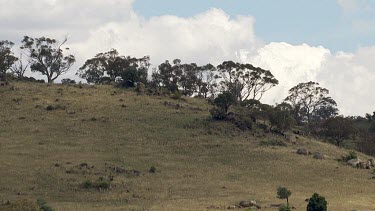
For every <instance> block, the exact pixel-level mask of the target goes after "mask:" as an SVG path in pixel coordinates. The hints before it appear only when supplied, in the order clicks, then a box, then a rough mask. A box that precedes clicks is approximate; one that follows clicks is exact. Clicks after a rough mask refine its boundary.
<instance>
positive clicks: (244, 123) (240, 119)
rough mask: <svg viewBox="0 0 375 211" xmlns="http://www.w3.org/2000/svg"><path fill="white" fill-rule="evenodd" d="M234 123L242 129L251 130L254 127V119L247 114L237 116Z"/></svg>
mask: <svg viewBox="0 0 375 211" xmlns="http://www.w3.org/2000/svg"><path fill="white" fill-rule="evenodd" d="M234 124H235V125H236V126H237V127H238V128H239V129H241V130H251V129H252V128H253V120H252V119H251V118H250V117H249V116H246V115H238V116H235V118H234Z"/></svg>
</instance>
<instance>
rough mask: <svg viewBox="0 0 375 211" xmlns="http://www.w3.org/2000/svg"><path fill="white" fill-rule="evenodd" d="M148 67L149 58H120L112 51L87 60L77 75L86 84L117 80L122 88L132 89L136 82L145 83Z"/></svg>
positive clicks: (114, 50) (116, 52) (115, 51)
mask: <svg viewBox="0 0 375 211" xmlns="http://www.w3.org/2000/svg"><path fill="white" fill-rule="evenodd" d="M149 67H150V57H149V56H144V57H142V58H135V57H130V56H121V55H120V54H119V53H118V51H117V50H116V49H112V50H110V51H108V52H105V53H99V54H97V55H96V56H95V57H94V58H91V59H88V60H87V61H86V62H85V64H84V65H83V66H82V67H81V68H79V70H78V72H77V75H79V76H80V77H81V78H83V79H86V80H87V82H88V83H94V84H103V83H110V82H116V80H119V81H120V83H121V85H122V86H124V87H134V86H135V85H136V83H138V82H143V83H146V81H147V73H148V69H149Z"/></svg>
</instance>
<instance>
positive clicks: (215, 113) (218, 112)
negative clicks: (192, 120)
mask: <svg viewBox="0 0 375 211" xmlns="http://www.w3.org/2000/svg"><path fill="white" fill-rule="evenodd" d="M210 113H211V116H212V118H213V119H216V120H223V119H225V117H226V116H227V113H226V112H225V111H224V110H223V109H221V108H218V107H213V108H212V109H211V110H210Z"/></svg>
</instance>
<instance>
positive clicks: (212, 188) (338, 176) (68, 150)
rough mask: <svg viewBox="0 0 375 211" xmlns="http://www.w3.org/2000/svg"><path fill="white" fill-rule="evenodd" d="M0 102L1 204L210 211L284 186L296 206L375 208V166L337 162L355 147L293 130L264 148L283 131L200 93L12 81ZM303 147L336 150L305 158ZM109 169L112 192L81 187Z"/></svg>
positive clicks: (267, 199) (264, 201) (0, 90)
mask: <svg viewBox="0 0 375 211" xmlns="http://www.w3.org/2000/svg"><path fill="white" fill-rule="evenodd" d="M177 104H178V105H177ZM0 108H1V111H0V167H1V171H0V177H1V180H0V197H1V199H3V200H4V201H6V200H10V201H14V200H16V199H18V198H29V199H33V200H34V199H36V198H38V197H43V198H44V199H46V201H47V202H48V203H49V204H50V205H51V206H52V207H53V208H55V209H56V210H205V209H206V207H208V206H210V205H222V206H224V205H225V206H228V205H233V204H235V203H236V202H238V201H240V200H250V199H251V200H257V201H258V203H260V204H261V205H268V204H271V203H282V202H283V201H281V200H279V199H277V198H276V197H275V195H276V188H277V187H278V186H280V185H283V186H287V187H288V188H289V189H291V190H292V192H293V193H292V196H291V198H290V203H291V205H292V206H294V207H296V210H305V209H306V204H307V203H306V202H305V199H306V198H308V197H310V196H311V195H312V194H313V193H314V192H318V193H319V194H322V195H323V196H325V197H326V199H327V201H328V202H329V210H342V211H344V210H353V209H357V210H375V205H374V199H375V191H374V190H375V183H374V181H372V180H371V179H370V178H371V174H370V172H371V170H358V169H355V168H352V167H350V166H347V165H343V164H342V163H339V162H337V161H335V160H334V159H335V158H336V157H339V156H341V155H344V154H347V151H345V150H342V149H339V148H336V147H335V146H332V145H329V144H325V143H321V142H318V141H312V140H308V139H307V138H304V137H299V138H298V139H296V138H295V137H294V136H293V138H292V139H291V140H290V141H288V142H287V143H288V147H264V146H260V145H259V142H260V141H261V140H269V139H281V138H279V137H274V136H270V135H264V134H262V133H256V132H254V131H248V132H241V131H238V130H237V129H236V128H234V127H233V126H232V125H230V124H227V123H223V122H211V121H209V120H208V118H209V112H208V109H209V106H208V105H207V104H206V103H205V102H204V101H203V100H199V99H187V100H186V101H175V100H172V99H169V98H163V97H152V96H137V95H136V94H135V93H134V92H132V91H126V90H120V89H115V88H113V87H110V86H84V87H83V88H79V87H78V86H63V85H46V84H28V83H15V84H12V86H8V87H0ZM300 147H306V148H308V149H310V150H312V151H319V152H322V153H324V154H326V155H328V156H329V158H328V159H326V160H315V159H313V158H312V157H310V156H300V155H297V154H296V153H295V151H296V149H298V148H300ZM361 157H362V158H365V156H363V155H361ZM151 166H155V167H156V173H155V174H153V173H149V169H150V167H151ZM112 178H113V181H112V182H111V188H110V189H109V190H106V188H105V187H104V186H101V187H102V188H92V187H91V186H88V188H84V187H83V184H84V183H85V181H88V180H90V181H92V182H93V183H98V182H96V181H99V180H103V181H107V180H112ZM94 186H95V185H94ZM0 202H1V201H0ZM263 210H267V209H263Z"/></svg>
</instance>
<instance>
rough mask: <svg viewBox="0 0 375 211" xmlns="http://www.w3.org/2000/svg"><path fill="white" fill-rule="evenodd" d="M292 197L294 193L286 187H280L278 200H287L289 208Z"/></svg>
mask: <svg viewBox="0 0 375 211" xmlns="http://www.w3.org/2000/svg"><path fill="white" fill-rule="evenodd" d="M290 195H292V191H290V190H289V189H288V188H286V187H279V188H278V189H277V198H279V199H286V204H287V205H288V206H289V197H290Z"/></svg>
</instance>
